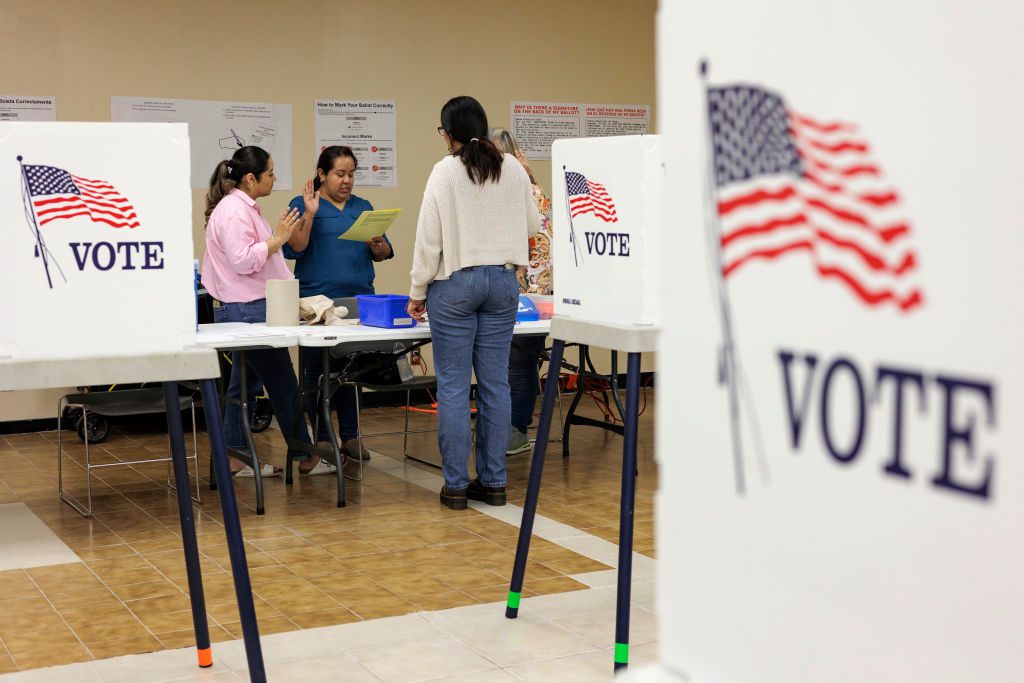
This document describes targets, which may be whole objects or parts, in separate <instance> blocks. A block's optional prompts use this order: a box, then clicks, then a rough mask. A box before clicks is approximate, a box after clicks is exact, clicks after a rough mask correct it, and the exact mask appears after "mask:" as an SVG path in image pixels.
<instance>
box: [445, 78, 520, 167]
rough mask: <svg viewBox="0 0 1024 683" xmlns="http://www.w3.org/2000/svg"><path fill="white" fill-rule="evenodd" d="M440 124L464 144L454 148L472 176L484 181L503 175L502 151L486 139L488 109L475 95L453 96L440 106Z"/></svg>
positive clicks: (452, 137) (451, 135)
mask: <svg viewBox="0 0 1024 683" xmlns="http://www.w3.org/2000/svg"><path fill="white" fill-rule="evenodd" d="M441 128H443V129H444V131H445V132H446V133H448V136H449V137H450V138H451V139H452V140H453V141H455V142H459V143H461V144H462V147H460V148H459V149H458V151H455V152H452V156H457V157H459V159H461V160H462V163H463V164H465V165H466V172H467V173H468V174H469V179H470V180H471V181H473V182H474V183H479V184H481V185H483V184H484V183H486V182H487V181H488V180H493V181H494V182H498V180H499V179H500V178H501V164H502V163H503V162H504V157H503V155H502V153H501V152H500V151H499V150H498V148H497V147H495V146H494V144H493V143H492V142H491V141H490V140H488V139H487V113H486V112H485V111H484V108H483V107H482V106H480V103H479V102H477V101H476V100H475V99H473V98H472V97H469V96H468V95H461V96H459V97H453V98H452V99H450V100H448V101H447V102H445V105H444V106H443V107H441Z"/></svg>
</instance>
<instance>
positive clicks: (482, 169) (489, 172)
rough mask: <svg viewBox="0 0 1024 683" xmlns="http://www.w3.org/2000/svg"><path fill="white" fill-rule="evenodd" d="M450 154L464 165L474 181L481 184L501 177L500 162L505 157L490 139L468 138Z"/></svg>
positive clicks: (495, 180) (496, 180)
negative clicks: (457, 149)
mask: <svg viewBox="0 0 1024 683" xmlns="http://www.w3.org/2000/svg"><path fill="white" fill-rule="evenodd" d="M452 154H453V155H455V156H457V157H459V159H461V160H462V163H463V164H465V165H466V172H467V173H468V174H469V179H470V180H471V181H473V182H474V183H478V184H480V185H483V184H484V183H486V182H487V181H488V180H494V182H498V180H499V179H500V178H501V164H502V162H504V160H505V159H504V157H503V156H502V154H501V152H500V151H498V148H497V147H495V146H494V143H492V142H491V141H490V140H487V139H484V140H481V139H479V138H470V139H469V142H468V143H467V144H465V145H463V146H462V147H461V148H460V149H459V151H458V152H452Z"/></svg>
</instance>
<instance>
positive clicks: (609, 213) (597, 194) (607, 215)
mask: <svg viewBox="0 0 1024 683" xmlns="http://www.w3.org/2000/svg"><path fill="white" fill-rule="evenodd" d="M565 188H566V194H567V195H568V197H569V215H570V217H572V218H575V217H576V216H578V215H580V214H582V213H592V214H594V215H595V216H597V217H598V218H600V219H601V220H603V221H604V222H605V223H617V222H618V220H619V217H618V216H617V215H616V214H615V202H613V201H612V198H611V197H610V196H608V191H607V190H606V189H605V188H604V185H602V184H601V183H595V182H593V181H591V180H587V178H586V176H584V175H583V174H581V173H573V172H572V171H567V172H566V174H565Z"/></svg>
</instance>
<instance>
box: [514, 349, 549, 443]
mask: <svg viewBox="0 0 1024 683" xmlns="http://www.w3.org/2000/svg"><path fill="white" fill-rule="evenodd" d="M517 346H519V347H521V348H516V347H517ZM543 351H544V337H541V336H530V337H517V338H516V340H515V343H514V344H513V345H512V350H511V351H510V352H509V355H508V385H509V388H510V389H511V390H512V426H513V427H515V428H516V429H518V430H519V431H521V432H522V433H523V434H525V433H526V430H527V429H528V428H529V427H530V423H531V422H533V410H534V408H535V407H536V406H537V393H538V392H539V391H540V371H539V367H540V354H541V353H542V352H543Z"/></svg>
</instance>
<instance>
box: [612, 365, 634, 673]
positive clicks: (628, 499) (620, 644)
mask: <svg viewBox="0 0 1024 683" xmlns="http://www.w3.org/2000/svg"><path fill="white" fill-rule="evenodd" d="M626 368H627V369H626V412H625V414H624V415H623V418H624V420H625V425H624V427H625V434H624V436H625V439H624V443H623V446H622V497H621V499H620V501H619V576H618V579H619V586H618V596H617V598H616V606H615V670H616V671H617V670H619V669H624V668H626V666H628V664H629V600H630V587H631V584H632V579H633V503H634V500H635V498H636V440H637V439H636V433H637V421H638V418H639V412H640V354H639V353H630V354H629V357H628V359H627V361H626Z"/></svg>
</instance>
